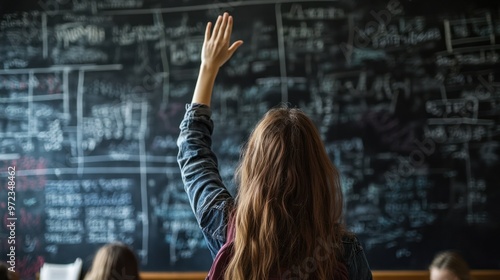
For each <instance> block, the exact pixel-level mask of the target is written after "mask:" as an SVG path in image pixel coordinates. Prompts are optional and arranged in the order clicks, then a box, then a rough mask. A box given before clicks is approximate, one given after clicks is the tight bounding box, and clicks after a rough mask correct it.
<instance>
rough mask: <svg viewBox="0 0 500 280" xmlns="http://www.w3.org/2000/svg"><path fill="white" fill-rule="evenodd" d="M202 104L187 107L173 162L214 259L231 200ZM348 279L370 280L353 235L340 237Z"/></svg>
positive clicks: (208, 114)
mask: <svg viewBox="0 0 500 280" xmlns="http://www.w3.org/2000/svg"><path fill="white" fill-rule="evenodd" d="M211 113H212V112H211V109H210V107H208V106H206V105H201V104H188V105H187V106H186V113H185V115H184V119H183V120H182V122H181V124H180V135H179V138H178V139H177V146H178V147H179V153H178V155H177V161H178V163H179V167H180V169H181V176H182V180H183V182H184V188H185V190H186V193H187V195H188V198H189V202H190V204H191V207H192V209H193V212H194V214H195V217H196V220H197V221H198V224H199V225H200V228H201V230H202V232H203V236H204V237H205V240H206V241H207V245H208V249H209V250H210V253H211V254H212V257H213V258H214V257H215V256H216V254H217V252H218V251H219V249H220V248H221V247H222V245H224V243H225V242H226V227H227V222H228V217H229V213H230V212H231V210H232V209H233V207H234V199H233V197H232V196H231V194H230V193H229V191H228V190H227V188H226V187H225V186H224V183H223V182H222V179H221V177H220V175H219V169H218V163H217V157H216V156H215V154H214V152H213V151H212V149H211V145H212V137H211V136H212V132H213V121H212V119H211ZM343 245H344V261H345V264H346V266H347V269H348V271H349V279H353V280H364V279H372V274H371V271H370V267H369V265H368V262H367V260H366V257H365V253H364V251H363V248H362V247H361V244H360V242H359V241H358V239H357V238H356V236H355V235H351V236H349V237H346V238H344V240H343Z"/></svg>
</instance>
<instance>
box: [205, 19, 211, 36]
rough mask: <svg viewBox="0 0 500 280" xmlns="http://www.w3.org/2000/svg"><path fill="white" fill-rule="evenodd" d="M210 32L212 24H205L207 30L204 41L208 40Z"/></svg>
mask: <svg viewBox="0 0 500 280" xmlns="http://www.w3.org/2000/svg"><path fill="white" fill-rule="evenodd" d="M210 30H212V23H211V22H208V23H207V28H206V29H205V41H208V40H210Z"/></svg>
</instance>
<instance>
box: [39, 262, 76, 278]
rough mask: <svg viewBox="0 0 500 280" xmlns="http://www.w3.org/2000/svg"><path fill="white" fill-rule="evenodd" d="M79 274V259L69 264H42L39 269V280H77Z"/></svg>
mask: <svg viewBox="0 0 500 280" xmlns="http://www.w3.org/2000/svg"><path fill="white" fill-rule="evenodd" d="M81 272H82V259H80V258H77V259H76V260H75V262H74V263H70V264H54V263H44V264H43V266H42V268H41V269H40V279H39V280H78V279H80V273H81Z"/></svg>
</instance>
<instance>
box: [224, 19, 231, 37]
mask: <svg viewBox="0 0 500 280" xmlns="http://www.w3.org/2000/svg"><path fill="white" fill-rule="evenodd" d="M232 32H233V17H232V16H229V17H228V19H227V25H226V30H224V40H227V41H229V39H231V33H232Z"/></svg>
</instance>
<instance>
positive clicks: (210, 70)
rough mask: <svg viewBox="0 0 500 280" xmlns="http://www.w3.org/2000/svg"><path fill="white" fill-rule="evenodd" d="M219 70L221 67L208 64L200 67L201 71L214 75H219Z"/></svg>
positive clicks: (205, 63)
mask: <svg viewBox="0 0 500 280" xmlns="http://www.w3.org/2000/svg"><path fill="white" fill-rule="evenodd" d="M219 68H220V67H219V66H216V65H214V64H213V63H207V62H202V63H201V65H200V71H203V72H206V73H212V74H217V73H218V72H219Z"/></svg>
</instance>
